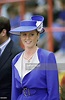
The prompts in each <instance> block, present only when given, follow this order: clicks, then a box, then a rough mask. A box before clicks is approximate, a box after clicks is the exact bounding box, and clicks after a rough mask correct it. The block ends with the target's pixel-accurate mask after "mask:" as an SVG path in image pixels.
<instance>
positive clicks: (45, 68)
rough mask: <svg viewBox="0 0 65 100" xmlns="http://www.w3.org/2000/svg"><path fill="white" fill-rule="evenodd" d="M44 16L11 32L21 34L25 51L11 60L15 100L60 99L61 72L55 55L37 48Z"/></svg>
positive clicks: (33, 18)
mask: <svg viewBox="0 0 65 100" xmlns="http://www.w3.org/2000/svg"><path fill="white" fill-rule="evenodd" d="M43 20H44V18H43V17H42V16H33V17H32V19H31V20H29V21H22V22H21V26H20V27H18V28H15V29H13V30H11V32H17V33H20V35H21V41H22V43H23V44H24V47H25V51H24V52H23V53H19V54H18V55H16V56H15V58H14V59H13V61H12V100H59V82H58V71H57V66H56V60H55V57H54V54H53V53H52V52H49V51H47V50H43V49H41V48H38V47H37V41H38V39H39V36H40V33H41V32H42V31H43V30H44V29H43Z"/></svg>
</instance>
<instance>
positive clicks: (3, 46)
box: [0, 37, 11, 54]
mask: <svg viewBox="0 0 65 100" xmlns="http://www.w3.org/2000/svg"><path fill="white" fill-rule="evenodd" d="M10 40H11V38H10V37H9V38H8V40H6V41H5V42H4V43H3V44H1V45H0V49H1V54H2V53H3V51H4V50H5V48H6V46H7V45H8V43H9V42H10Z"/></svg>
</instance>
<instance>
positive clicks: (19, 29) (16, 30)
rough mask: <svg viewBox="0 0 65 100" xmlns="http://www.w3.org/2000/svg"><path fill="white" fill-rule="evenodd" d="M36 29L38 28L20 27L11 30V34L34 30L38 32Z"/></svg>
mask: <svg viewBox="0 0 65 100" xmlns="http://www.w3.org/2000/svg"><path fill="white" fill-rule="evenodd" d="M36 29H37V27H35V26H20V27H18V28H15V29H12V30H10V33H11V32H16V33H20V32H29V31H33V30H36Z"/></svg>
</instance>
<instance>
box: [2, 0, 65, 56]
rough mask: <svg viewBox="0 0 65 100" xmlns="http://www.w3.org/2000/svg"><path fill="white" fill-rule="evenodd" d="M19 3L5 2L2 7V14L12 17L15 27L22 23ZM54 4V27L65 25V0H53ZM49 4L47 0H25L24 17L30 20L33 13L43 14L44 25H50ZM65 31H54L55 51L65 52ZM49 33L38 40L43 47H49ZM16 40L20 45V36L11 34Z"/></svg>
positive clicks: (12, 23)
mask: <svg viewBox="0 0 65 100" xmlns="http://www.w3.org/2000/svg"><path fill="white" fill-rule="evenodd" d="M19 5H20V4H19V3H10V4H3V6H2V8H1V15H2V16H5V17H8V18H9V19H10V24H11V28H15V27H17V26H19V25H20V21H21V18H20V13H19V11H20V7H19ZM52 5H53V8H52V9H53V23H52V27H65V0H52ZM48 9H49V5H48V3H47V0H26V1H25V15H24V19H25V20H28V19H30V18H31V16H32V15H37V14H38V15H42V16H44V23H43V24H44V27H47V26H48V23H47V21H48V15H47V11H48ZM64 33H65V32H60V31H57V32H55V31H54V32H52V35H53V41H54V51H53V52H54V53H56V52H57V51H58V50H59V51H60V52H62V53H63V54H64V53H65V34H64ZM47 34H48V33H46V32H45V33H44V34H41V36H40V39H39V41H38V45H39V47H41V48H45V49H47ZM11 38H12V39H13V41H14V42H16V41H17V42H16V43H17V44H18V45H20V37H19V36H16V35H14V34H12V35H11Z"/></svg>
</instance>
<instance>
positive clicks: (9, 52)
mask: <svg viewBox="0 0 65 100" xmlns="http://www.w3.org/2000/svg"><path fill="white" fill-rule="evenodd" d="M10 29H11V26H10V21H9V19H8V18H6V17H3V16H0V100H11V83H12V65H11V62H12V59H13V57H14V56H15V55H16V54H17V53H19V52H22V51H23V49H22V48H20V47H19V46H17V45H15V43H14V42H13V41H12V40H11V38H10V33H9V31H10Z"/></svg>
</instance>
